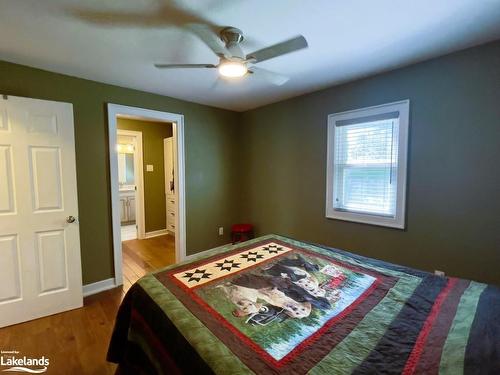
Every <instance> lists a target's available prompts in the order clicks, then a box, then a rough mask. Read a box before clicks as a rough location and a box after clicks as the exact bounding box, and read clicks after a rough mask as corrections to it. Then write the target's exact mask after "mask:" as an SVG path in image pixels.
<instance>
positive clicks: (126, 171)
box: [118, 152, 135, 185]
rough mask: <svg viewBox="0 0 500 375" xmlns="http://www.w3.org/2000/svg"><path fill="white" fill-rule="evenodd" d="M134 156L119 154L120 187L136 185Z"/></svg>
mask: <svg viewBox="0 0 500 375" xmlns="http://www.w3.org/2000/svg"><path fill="white" fill-rule="evenodd" d="M134 176H135V173H134V154H131V153H124V152H119V153H118V182H119V183H120V185H135V177H134Z"/></svg>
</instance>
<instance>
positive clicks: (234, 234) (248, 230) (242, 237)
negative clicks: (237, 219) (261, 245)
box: [231, 224, 253, 244]
mask: <svg viewBox="0 0 500 375" xmlns="http://www.w3.org/2000/svg"><path fill="white" fill-rule="evenodd" d="M252 238H253V225H252V224H234V225H233V226H232V227H231V241H233V244H235V243H237V242H243V241H247V240H250V239H252Z"/></svg>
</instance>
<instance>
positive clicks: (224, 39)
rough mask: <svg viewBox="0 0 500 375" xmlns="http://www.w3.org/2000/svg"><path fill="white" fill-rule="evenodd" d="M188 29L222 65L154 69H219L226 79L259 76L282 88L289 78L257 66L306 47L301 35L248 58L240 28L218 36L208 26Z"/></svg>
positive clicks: (222, 32) (166, 66) (189, 65)
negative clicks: (242, 44)
mask: <svg viewBox="0 0 500 375" xmlns="http://www.w3.org/2000/svg"><path fill="white" fill-rule="evenodd" d="M189 29H190V30H191V31H193V32H194V33H195V34H196V35H197V36H198V37H199V38H200V39H201V40H202V41H203V42H204V43H205V44H206V45H207V46H208V47H209V48H210V49H211V50H212V51H213V52H214V53H215V54H216V55H217V56H218V57H219V63H218V64H217V65H215V64H155V67H157V68H160V69H179V68H181V69H185V68H188V69H189V68H202V69H203V68H205V69H217V70H218V72H219V74H220V75H221V76H222V77H226V78H241V77H243V76H245V75H247V74H256V75H257V76H259V77H260V78H262V79H264V80H266V81H268V82H270V83H272V84H274V85H278V86H280V85H283V84H284V83H285V82H286V81H288V80H289V77H287V76H284V75H282V74H279V73H275V72H271V71H269V70H266V69H263V68H259V67H256V66H255V65H254V64H257V63H260V62H262V61H265V60H269V59H272V58H275V57H278V56H282V55H285V54H288V53H291V52H295V51H298V50H300V49H303V48H307V41H306V38H304V37H303V36H302V35H299V36H296V37H294V38H292V39H288V40H286V41H284V42H281V43H277V44H274V45H272V46H269V47H266V48H263V49H260V50H258V51H255V52H252V53H249V54H247V55H245V54H244V52H243V50H242V49H241V42H242V41H243V40H244V36H243V32H242V31H241V30H240V29H237V28H235V27H226V28H224V29H222V30H221V31H220V33H219V35H217V34H216V33H214V32H213V31H212V29H211V28H210V27H208V26H206V25H201V24H191V25H189Z"/></svg>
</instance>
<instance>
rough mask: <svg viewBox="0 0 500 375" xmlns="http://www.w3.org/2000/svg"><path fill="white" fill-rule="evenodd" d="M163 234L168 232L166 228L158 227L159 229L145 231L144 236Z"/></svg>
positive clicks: (150, 236)
mask: <svg viewBox="0 0 500 375" xmlns="http://www.w3.org/2000/svg"><path fill="white" fill-rule="evenodd" d="M164 234H168V230H167V229H166V228H165V229H160V230H154V231H152V232H146V236H145V238H153V237H158V236H163V235H164Z"/></svg>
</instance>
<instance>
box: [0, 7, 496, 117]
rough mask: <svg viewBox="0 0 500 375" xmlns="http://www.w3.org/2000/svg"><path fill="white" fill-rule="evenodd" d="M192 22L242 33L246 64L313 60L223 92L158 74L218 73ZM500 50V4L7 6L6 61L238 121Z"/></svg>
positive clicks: (1, 14) (1, 50)
mask: <svg viewBox="0 0 500 375" xmlns="http://www.w3.org/2000/svg"><path fill="white" fill-rule="evenodd" d="M92 12H104V17H97V16H96V14H97V13H92ZM92 14H93V15H94V16H92ZM123 15H125V16H123ZM189 22H202V23H206V24H210V25H212V26H235V27H238V28H240V29H242V30H243V32H244V33H245V35H246V37H247V39H248V40H247V41H246V43H245V44H244V45H243V46H244V50H245V52H246V53H249V52H251V51H253V50H256V49H260V48H262V47H265V46H267V45H270V44H274V43H277V42H280V41H283V40H285V39H288V38H290V37H293V36H296V35H298V34H302V35H304V36H305V37H306V39H307V40H308V42H309V48H308V49H307V50H302V51H299V52H295V53H293V54H289V55H286V56H281V57H278V58H276V59H273V60H269V61H265V62H262V63H261V64H259V66H261V67H263V68H266V69H269V70H274V71H278V72H281V73H283V74H286V75H288V76H290V77H291V79H290V81H288V82H287V83H286V84H285V85H283V86H280V87H276V86H272V85H270V84H268V83H266V82H262V81H260V80H259V79H258V78H257V77H255V76H250V77H248V78H245V79H244V80H242V81H239V82H232V83H224V82H223V83H222V84H217V85H216V86H215V87H214V82H215V81H216V78H217V72H216V70H215V69H213V70H208V69H207V70H201V69H200V70H176V71H166V70H157V69H156V68H154V67H153V63H161V62H163V63H217V61H218V59H217V58H216V57H215V55H214V54H213V53H212V52H211V51H210V50H209V49H208V47H206V46H205V45H204V44H203V43H202V42H201V41H200V40H199V39H197V37H196V36H194V35H192V34H190V33H189V32H188V31H186V30H185V28H183V27H182V26H183V25H184V24H186V23H189ZM499 38H500V0H418V1H411V0H406V1H404V0H378V1H373V0H350V1H346V0H314V1H306V0H246V1H245V0H204V1H202V0H185V1H180V0H178V1H176V2H174V1H168V0H120V1H112V0H85V1H82V0H1V1H0V59H1V60H7V61H12V62H16V63H20V64H25V65H29V66H34V67H38V68H42V69H46V70H50V71H55V72H59V73H64V74H69V75H73V76H77V77H82V78H87V79H91V80H95V81H100V82H106V83H110V84H115V85H119V86H124V87H130V88H135V89H139V90H144V91H148V92H153V93H158V94H163V95H168V96H171V97H175V98H180V99H184V100H189V101H193V102H198V103H203V104H208V105H213V106H217V107H221V108H227V109H233V110H238V111H242V110H247V109H251V108H255V107H258V106H261V105H264V104H268V103H271V102H276V101H279V100H282V99H285V98H288V97H292V96H296V95H299V94H302V93H306V92H311V91H315V90H317V89H320V88H324V87H327V86H331V85H333V84H336V83H339V82H345V81H348V80H352V79H355V78H359V77H362V76H366V75H370V74H374V73H377V72H381V71H385V70H389V69H392V68H395V67H398V66H402V65H407V64H410V63H413V62H416V61H421V60H425V59H428V58H431V57H435V56H439V55H443V54H446V53H449V52H452V51H455V50H460V49H463V48H466V47H469V46H473V45H477V44H481V43H484V42H487V41H491V40H495V39H499ZM27 84H28V83H27Z"/></svg>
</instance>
